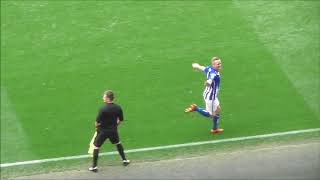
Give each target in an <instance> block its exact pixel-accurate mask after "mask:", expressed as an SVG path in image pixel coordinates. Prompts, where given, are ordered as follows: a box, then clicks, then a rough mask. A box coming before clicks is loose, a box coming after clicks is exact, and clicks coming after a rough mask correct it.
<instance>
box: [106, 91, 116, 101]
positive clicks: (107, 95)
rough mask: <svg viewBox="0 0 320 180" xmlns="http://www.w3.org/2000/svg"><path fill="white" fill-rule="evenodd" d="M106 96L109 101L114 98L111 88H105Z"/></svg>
mask: <svg viewBox="0 0 320 180" xmlns="http://www.w3.org/2000/svg"><path fill="white" fill-rule="evenodd" d="M104 94H105V95H106V97H107V98H109V99H110V100H111V101H113V99H114V93H113V92H112V91H111V90H107V91H105V92H104Z"/></svg>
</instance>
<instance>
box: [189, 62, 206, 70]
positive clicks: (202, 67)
mask: <svg viewBox="0 0 320 180" xmlns="http://www.w3.org/2000/svg"><path fill="white" fill-rule="evenodd" d="M192 68H193V69H196V70H198V71H204V69H205V68H206V67H204V66H201V65H200V64H198V63H192Z"/></svg>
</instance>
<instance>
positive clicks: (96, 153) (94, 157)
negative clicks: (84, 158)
mask: <svg viewBox="0 0 320 180" xmlns="http://www.w3.org/2000/svg"><path fill="white" fill-rule="evenodd" d="M98 157H99V149H94V150H93V163H92V167H96V166H97V165H98Z"/></svg>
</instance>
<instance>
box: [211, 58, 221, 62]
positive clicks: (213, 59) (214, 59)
mask: <svg viewBox="0 0 320 180" xmlns="http://www.w3.org/2000/svg"><path fill="white" fill-rule="evenodd" d="M216 60H221V59H220V58H219V57H213V58H212V59H211V62H213V61H216Z"/></svg>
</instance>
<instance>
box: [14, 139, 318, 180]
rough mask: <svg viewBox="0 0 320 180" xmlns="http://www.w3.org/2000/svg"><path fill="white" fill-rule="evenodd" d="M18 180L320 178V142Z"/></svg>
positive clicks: (76, 171)
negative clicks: (94, 171) (95, 171)
mask: <svg viewBox="0 0 320 180" xmlns="http://www.w3.org/2000/svg"><path fill="white" fill-rule="evenodd" d="M18 179H320V142H319V143H318V142H314V143H308V144H297V145H287V146H276V147H272V148H270V147H268V148H260V149H255V150H248V149H247V150H246V149H243V150H241V151H236V152H227V153H219V154H207V155H205V156H199V157H192V158H184V159H171V160H162V161H154V162H141V163H134V162H133V163H132V164H130V165H129V166H127V167H122V166H107V167H99V172H98V173H93V172H89V171H88V170H75V171H67V172H57V173H50V174H43V175H36V176H25V177H19V178H18Z"/></svg>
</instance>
